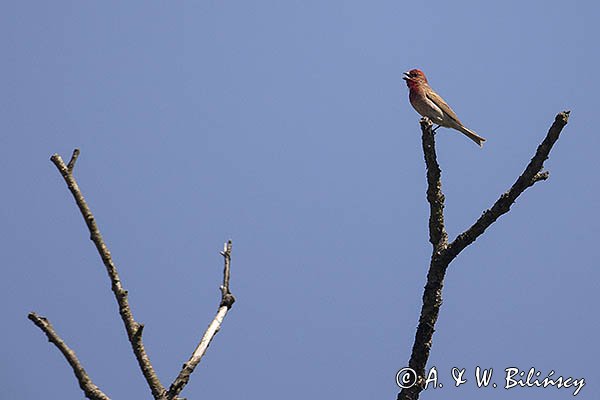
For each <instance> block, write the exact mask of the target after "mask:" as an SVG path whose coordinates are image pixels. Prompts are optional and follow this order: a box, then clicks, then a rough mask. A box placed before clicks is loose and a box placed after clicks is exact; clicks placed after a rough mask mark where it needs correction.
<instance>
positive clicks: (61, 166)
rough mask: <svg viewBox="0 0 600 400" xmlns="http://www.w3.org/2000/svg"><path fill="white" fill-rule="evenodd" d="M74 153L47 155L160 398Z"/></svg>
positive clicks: (154, 392) (140, 327)
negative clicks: (67, 157) (66, 159)
mask: <svg viewBox="0 0 600 400" xmlns="http://www.w3.org/2000/svg"><path fill="white" fill-rule="evenodd" d="M78 156H79V149H75V150H74V151H73V156H72V157H71V160H70V161H69V163H68V164H65V162H64V161H63V159H62V157H61V156H59V155H58V154H54V155H53V156H52V157H50V160H52V162H53V163H54V165H55V166H56V168H57V169H58V171H59V172H60V174H61V175H62V177H63V179H64V180H65V183H66V184H67V187H68V188H69V191H70V192H71V194H72V195H73V198H74V199H75V203H77V207H79V211H80V212H81V215H82V216H83V219H84V221H85V223H86V225H87V227H88V230H89V231H90V239H91V240H92V242H94V245H95V246H96V250H98V254H100V257H101V258H102V262H103V263H104V266H105V267H106V272H107V273H108V277H109V279H110V282H111V288H112V291H113V293H114V295H115V299H116V300H117V304H118V306H119V314H120V315H121V319H122V320H123V324H124V325H125V330H126V331H127V337H128V338H129V342H130V343H131V347H132V349H133V353H134V354H135V358H136V359H137V362H138V365H139V366H140V369H141V370H142V374H143V375H144V378H146V382H147V383H148V386H149V387H150V391H151V392H152V396H153V397H154V398H155V399H162V398H163V396H164V393H165V388H164V387H163V385H162V384H161V383H160V380H159V379H158V376H157V375H156V372H155V371H154V368H153V367H152V364H151V363H150V359H149V358H148V355H147V354H146V349H145V347H144V344H143V342H142V332H143V329H144V325H143V324H140V323H138V322H136V321H135V319H134V318H133V313H132V312H131V308H130V306H129V301H128V299H127V290H125V289H123V285H122V284H121V279H120V278H119V274H118V272H117V267H116V266H115V263H114V262H113V260H112V256H111V254H110V251H109V250H108V247H107V246H106V244H105V243H104V240H103V239H102V235H101V234H100V230H99V229H98V225H97V224H96V219H95V218H94V215H93V214H92V211H91V210H90V208H89V207H88V205H87V203H86V201H85V199H84V197H83V194H82V193H81V190H80V189H79V186H78V185H77V181H76V180H75V177H74V176H73V170H74V168H75V163H76V161H77V157H78Z"/></svg>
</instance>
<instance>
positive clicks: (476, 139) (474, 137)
mask: <svg viewBox="0 0 600 400" xmlns="http://www.w3.org/2000/svg"><path fill="white" fill-rule="evenodd" d="M458 130H459V131H461V132H462V133H464V134H465V135H466V136H467V137H468V138H469V139H471V140H472V141H474V142H475V143H477V144H478V145H479V147H483V142H485V138H482V137H481V136H479V135H478V134H476V133H475V132H473V131H472V130H470V129H467V128H465V127H464V126H460V127H458Z"/></svg>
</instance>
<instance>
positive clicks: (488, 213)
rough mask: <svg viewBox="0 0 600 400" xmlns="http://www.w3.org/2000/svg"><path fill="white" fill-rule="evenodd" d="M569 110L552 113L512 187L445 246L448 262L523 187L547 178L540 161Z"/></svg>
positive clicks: (496, 217) (542, 161)
mask: <svg viewBox="0 0 600 400" xmlns="http://www.w3.org/2000/svg"><path fill="white" fill-rule="evenodd" d="M569 113H570V111H563V112H561V113H559V114H557V115H556V118H555V119H554V123H553V124H552V126H551V127H550V129H549V130H548V134H547V135H546V138H545V139H544V141H543V142H542V143H541V144H540V145H539V146H538V148H537V150H536V152H535V155H534V156H533V158H532V159H531V161H530V162H529V164H528V165H527V167H526V168H525V171H523V173H522V174H521V176H519V178H518V179H517V180H516V182H515V183H514V184H513V185H512V187H511V188H510V189H509V190H508V191H507V192H506V193H504V194H503V195H502V196H500V198H499V199H498V200H496V202H495V203H494V205H493V206H492V207H491V208H489V209H487V210H485V211H484V212H483V214H482V215H481V217H479V219H478V220H477V221H476V222H475V223H474V224H473V225H472V226H471V227H470V228H469V229H467V230H466V231H464V232H463V233H461V234H460V235H458V236H457V237H456V239H454V241H453V242H452V243H450V245H448V249H447V250H446V253H447V254H446V255H445V256H446V257H449V258H450V260H449V261H448V262H450V261H452V259H453V258H454V257H456V256H457V255H458V254H459V253H460V252H461V251H462V250H463V249H464V248H465V247H467V246H468V245H470V244H471V243H473V242H474V241H475V239H477V238H478V237H479V236H480V235H481V234H482V233H483V232H484V231H485V230H486V229H487V228H488V227H489V226H490V225H491V224H493V223H494V222H495V221H496V220H497V219H498V218H500V216H502V215H503V214H506V213H507V212H508V211H509V210H510V206H511V205H512V204H513V203H514V202H515V200H516V199H517V197H519V196H520V195H521V193H523V192H524V191H525V189H527V188H528V187H530V186H533V185H534V184H535V183H536V182H539V181H542V180H546V179H548V176H549V173H548V172H547V171H545V172H542V168H544V161H546V160H547V159H548V156H549V154H550V150H552V147H553V146H554V143H556V141H557V140H558V137H559V135H560V132H561V131H562V129H563V128H564V127H565V125H567V123H568V122H569Z"/></svg>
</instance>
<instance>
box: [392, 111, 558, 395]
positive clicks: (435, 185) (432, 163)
mask: <svg viewBox="0 0 600 400" xmlns="http://www.w3.org/2000/svg"><path fill="white" fill-rule="evenodd" d="M568 120H569V111H564V112H561V113H559V114H558V115H557V116H556V118H555V120H554V123H553V124H552V126H551V127H550V130H549V131H548V134H547V135H546V138H545V139H544V140H543V142H542V143H541V144H540V145H539V147H538V148H537V151H536V153H535V155H534V157H533V158H532V159H531V161H530V162H529V164H528V165H527V167H526V168H525V171H524V172H523V174H521V176H519V178H518V179H517V181H516V182H515V183H514V184H513V185H512V187H511V188H510V189H509V190H508V191H507V192H506V193H504V194H503V195H501V196H500V198H499V199H498V200H497V201H496V202H495V203H494V205H493V206H492V207H491V208H490V209H488V210H486V211H485V212H484V213H483V215H482V216H481V217H480V218H479V219H478V220H477V221H476V222H475V223H474V224H473V225H472V226H471V227H470V228H469V229H467V230H466V231H465V232H463V233H461V234H460V235H458V236H457V237H456V239H454V241H453V242H452V243H450V244H447V235H446V234H445V228H444V216H443V209H444V195H443V194H442V192H441V181H440V169H439V165H438V163H437V159H436V154H435V141H434V135H433V132H432V129H431V128H432V124H431V122H430V121H428V120H427V119H424V120H421V130H422V132H423V151H424V153H425V163H426V166H427V184H428V189H427V200H428V201H429V204H430V213H431V214H430V217H429V238H430V241H431V243H432V244H433V252H432V255H431V261H430V265H429V272H428V274H427V284H426V285H425V291H424V293H423V306H422V308H421V316H420V318H419V325H418V326H417V333H416V334H415V342H414V345H413V348H412V353H411V356H410V360H409V362H408V366H409V367H410V368H411V369H412V370H414V371H415V372H416V374H417V377H416V378H417V379H416V383H415V384H414V385H413V386H411V387H407V388H403V389H402V390H401V391H400V393H398V397H397V398H398V400H417V399H418V398H419V393H420V392H421V391H422V390H423V384H424V382H425V366H426V365H427V360H428V359H429V352H430V350H431V343H432V338H433V332H434V331H435V323H436V322H437V318H438V315H439V311H440V307H441V305H442V289H443V286H444V277H445V275H446V270H447V268H448V265H449V264H450V263H451V262H452V260H454V259H455V258H456V256H457V255H458V254H459V253H460V252H461V251H462V250H464V248H465V247H467V246H468V245H469V244H471V243H473V242H474V241H475V239H477V237H479V236H480V235H481V234H482V233H483V232H484V231H485V230H486V229H487V228H488V227H489V226H490V225H491V224H493V223H494V222H495V221H496V220H497V219H498V218H499V217H500V216H501V215H503V214H505V213H507V212H508V211H509V209H510V206H511V205H512V204H513V203H514V202H515V200H516V199H517V197H519V196H520V195H521V193H523V192H524V191H525V189H527V188H528V187H530V186H532V185H534V184H535V183H536V182H539V181H542V180H546V179H547V178H548V176H549V174H548V172H542V168H543V166H544V161H545V160H546V159H547V158H548V155H549V154H550V150H552V147H553V146H554V144H555V143H556V141H557V140H558V137H559V135H560V132H561V131H562V129H563V128H564V127H565V125H566V124H567V122H568Z"/></svg>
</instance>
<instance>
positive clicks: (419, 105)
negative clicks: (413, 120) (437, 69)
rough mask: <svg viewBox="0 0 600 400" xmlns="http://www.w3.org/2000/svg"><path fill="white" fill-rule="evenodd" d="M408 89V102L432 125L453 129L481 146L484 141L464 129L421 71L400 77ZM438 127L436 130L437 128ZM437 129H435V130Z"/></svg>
mask: <svg viewBox="0 0 600 400" xmlns="http://www.w3.org/2000/svg"><path fill="white" fill-rule="evenodd" d="M402 79H404V80H405V81H406V85H407V86H408V88H409V89H410V93H409V96H408V98H409V100H410V104H412V106H413V108H414V109H415V110H417V112H418V113H419V114H421V115H422V116H423V117H427V118H429V119H430V120H431V121H433V123H435V124H438V125H439V126H443V127H446V128H453V129H456V130H457V131H460V132H462V133H464V134H465V135H467V137H468V138H469V139H471V140H472V141H474V142H475V143H477V144H478V145H479V146H483V142H485V139H484V138H482V137H481V136H479V135H477V134H476V133H475V132H473V131H472V130H470V129H468V128H466V127H465V126H464V125H463V124H462V122H460V120H459V119H458V117H457V116H456V114H455V113H454V111H452V109H451V108H450V106H449V105H448V104H446V102H445V101H444V99H442V98H441V96H440V95H439V94H437V93H436V92H434V91H433V89H432V88H431V87H430V86H429V82H427V78H426V77H425V74H424V73H423V71H421V70H419V69H411V70H410V71H408V72H404V76H403V77H402ZM439 126H438V128H439ZM436 129H437V128H436Z"/></svg>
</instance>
